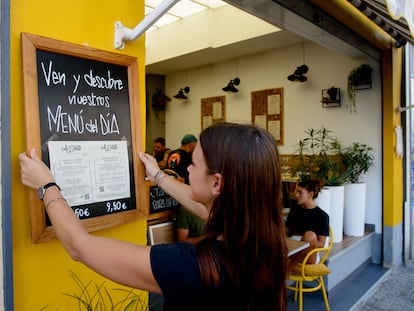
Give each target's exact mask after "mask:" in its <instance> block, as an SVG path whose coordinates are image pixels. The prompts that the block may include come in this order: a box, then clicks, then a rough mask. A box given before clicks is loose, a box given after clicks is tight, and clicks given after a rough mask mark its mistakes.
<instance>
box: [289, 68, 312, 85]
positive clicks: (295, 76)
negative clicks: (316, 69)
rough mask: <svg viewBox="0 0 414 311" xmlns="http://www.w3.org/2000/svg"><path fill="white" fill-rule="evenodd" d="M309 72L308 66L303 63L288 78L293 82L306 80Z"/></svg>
mask: <svg viewBox="0 0 414 311" xmlns="http://www.w3.org/2000/svg"><path fill="white" fill-rule="evenodd" d="M307 72H308V66H306V65H302V66H299V67H297V68H296V70H295V71H294V73H292V74H291V75H289V76H288V77H287V78H288V80H289V81H292V82H305V81H307V80H308V78H307V77H306V76H304V74H305V73H307Z"/></svg>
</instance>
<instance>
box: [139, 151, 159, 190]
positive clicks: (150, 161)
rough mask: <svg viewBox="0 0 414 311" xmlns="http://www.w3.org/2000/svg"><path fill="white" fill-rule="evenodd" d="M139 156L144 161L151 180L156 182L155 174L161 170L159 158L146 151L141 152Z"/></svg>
mask: <svg viewBox="0 0 414 311" xmlns="http://www.w3.org/2000/svg"><path fill="white" fill-rule="evenodd" d="M139 158H140V159H141V161H142V163H144V166H145V171H146V175H147V177H148V178H149V180H150V181H151V182H153V183H155V175H156V174H157V173H158V172H159V171H160V167H159V166H158V163H157V160H155V158H154V157H153V156H151V155H149V154H148V153H144V152H140V153H139Z"/></svg>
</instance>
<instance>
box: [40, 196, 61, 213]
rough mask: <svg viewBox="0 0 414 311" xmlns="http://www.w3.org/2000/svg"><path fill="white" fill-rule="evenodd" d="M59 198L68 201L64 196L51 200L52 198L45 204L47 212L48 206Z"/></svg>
mask: <svg viewBox="0 0 414 311" xmlns="http://www.w3.org/2000/svg"><path fill="white" fill-rule="evenodd" d="M59 200H63V201H65V202H66V199H65V198H64V197H57V198H54V199H51V200H50V201H49V202H47V203H46V205H45V210H46V212H47V209H48V207H49V205H50V204H52V203H53V202H56V201H59Z"/></svg>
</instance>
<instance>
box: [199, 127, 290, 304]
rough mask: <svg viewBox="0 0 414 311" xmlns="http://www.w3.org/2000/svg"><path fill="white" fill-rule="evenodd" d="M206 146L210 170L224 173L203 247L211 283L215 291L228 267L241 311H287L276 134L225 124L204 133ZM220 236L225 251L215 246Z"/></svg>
mask: <svg viewBox="0 0 414 311" xmlns="http://www.w3.org/2000/svg"><path fill="white" fill-rule="evenodd" d="M200 145H201V148H202V150H203V153H204V158H205V160H206V163H207V167H208V168H209V170H210V172H209V173H220V174H221V175H222V176H223V189H222V192H221V194H220V196H219V197H218V198H217V199H216V200H215V201H214V203H213V206H212V208H211V211H210V217H209V220H208V222H207V229H206V231H207V236H208V237H207V238H206V239H204V240H203V241H202V242H200V243H199V244H198V246H197V248H198V254H199V257H198V261H199V266H200V270H201V276H202V279H203V281H204V284H205V286H206V287H207V288H208V289H210V290H211V292H212V293H214V290H215V289H217V288H218V286H219V284H220V277H219V275H220V271H221V269H222V267H224V269H225V272H226V273H227V275H228V277H229V280H230V283H231V286H232V287H234V288H233V289H232V290H233V292H234V294H235V297H238V299H240V300H239V301H237V302H235V306H237V308H235V310H246V311H247V310H263V311H266V310H272V311H274V310H285V309H286V289H285V280H286V261H287V249H286V245H285V238H284V237H285V228H284V224H283V221H282V217H281V210H282V208H281V206H282V205H281V179H280V163H279V154H278V151H277V147H276V145H275V143H274V140H273V138H272V136H271V135H270V134H269V133H268V132H266V131H264V130H262V129H260V128H257V127H254V126H251V125H239V124H232V123H220V124H216V125H213V126H211V127H209V128H207V129H205V130H204V131H203V132H202V133H201V135H200ZM219 236H222V237H223V245H224V251H223V253H222V254H218V253H217V252H216V251H215V250H214V248H213V243H214V241H215V240H216V239H217V238H218V237H219ZM220 262H222V265H220Z"/></svg>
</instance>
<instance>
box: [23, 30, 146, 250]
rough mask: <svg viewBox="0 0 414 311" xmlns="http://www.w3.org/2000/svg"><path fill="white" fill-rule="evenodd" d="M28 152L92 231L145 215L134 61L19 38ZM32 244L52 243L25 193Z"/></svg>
mask: <svg viewBox="0 0 414 311" xmlns="http://www.w3.org/2000/svg"><path fill="white" fill-rule="evenodd" d="M22 48H23V69H24V95H25V115H26V139H27V149H28V150H30V149H32V148H35V149H36V150H37V152H38V154H41V156H42V160H43V161H44V162H45V163H46V164H47V165H49V167H50V169H51V171H52V173H53V175H54V177H55V179H56V182H57V183H58V184H59V185H60V187H61V188H62V193H63V195H64V196H65V198H66V200H67V201H68V203H69V205H70V206H71V207H72V209H73V210H74V212H75V214H76V215H77V216H78V217H79V218H80V219H82V221H83V222H84V224H85V226H86V228H87V229H88V230H89V231H94V230H99V229H103V228H108V227H112V226H115V225H119V224H122V223H125V222H127V221H130V220H135V219H137V218H139V217H144V216H143V214H142V213H141V211H140V209H139V207H140V206H141V207H142V206H143V204H145V203H146V202H147V199H146V198H145V197H146V196H148V192H147V191H146V186H145V181H144V177H145V172H144V171H143V167H142V165H140V164H139V159H138V157H137V154H138V150H139V149H140V148H142V140H141V138H142V132H141V126H140V123H141V122H140V121H141V115H140V107H139V96H138V80H137V78H138V71H137V59H136V58H135V57H130V56H126V55H121V54H117V53H111V52H107V51H102V50H98V49H94V48H90V47H87V46H82V45H76V44H72V43H68V42H63V41H58V40H54V39H50V38H45V37H40V36H37V35H33V34H28V33H22ZM30 211H31V215H30V216H31V227H32V240H33V242H34V243H36V242H43V241H47V240H50V239H51V238H54V237H55V234H54V231H53V227H52V226H51V224H50V221H49V220H48V217H47V215H46V213H45V210H44V208H43V205H42V203H41V201H40V200H38V199H37V197H36V194H35V192H34V191H31V192H30Z"/></svg>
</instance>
